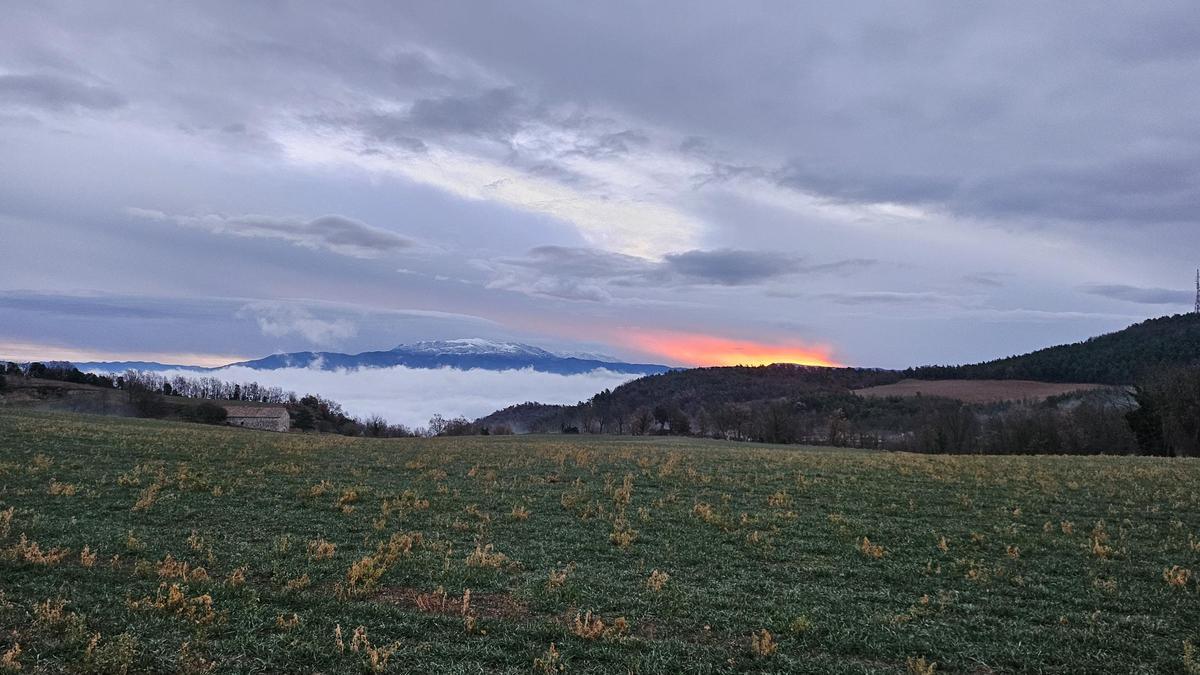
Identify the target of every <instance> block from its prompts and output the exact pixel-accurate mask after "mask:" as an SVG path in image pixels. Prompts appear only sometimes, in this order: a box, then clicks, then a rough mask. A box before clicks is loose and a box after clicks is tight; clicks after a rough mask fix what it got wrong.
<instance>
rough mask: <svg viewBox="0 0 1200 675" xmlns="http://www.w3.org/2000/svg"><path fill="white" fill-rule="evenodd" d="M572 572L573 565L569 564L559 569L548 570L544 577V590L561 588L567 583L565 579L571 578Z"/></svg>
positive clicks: (573, 569)
mask: <svg viewBox="0 0 1200 675" xmlns="http://www.w3.org/2000/svg"><path fill="white" fill-rule="evenodd" d="M574 571H575V563H570V564H568V565H567V566H566V567H563V568H561V569H552V570H550V573H549V574H548V575H546V589H547V590H554V589H556V588H562V586H563V584H565V583H567V577H569V576H571V574H572V573H573V572H574Z"/></svg>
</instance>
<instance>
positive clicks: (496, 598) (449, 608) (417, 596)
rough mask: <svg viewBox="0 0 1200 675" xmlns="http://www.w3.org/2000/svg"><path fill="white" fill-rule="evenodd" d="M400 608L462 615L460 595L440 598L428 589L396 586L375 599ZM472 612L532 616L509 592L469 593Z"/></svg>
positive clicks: (489, 616)
mask: <svg viewBox="0 0 1200 675" xmlns="http://www.w3.org/2000/svg"><path fill="white" fill-rule="evenodd" d="M373 599H374V601H375V602H383V603H387V604H391V605H397V606H399V607H405V608H409V609H415V610H416V611H418V612H425V613H428V614H446V615H453V616H459V615H461V614H462V595H461V594H459V595H453V594H449V595H446V596H445V598H444V599H443V598H442V597H440V596H438V595H437V594H436V593H434V592H431V591H430V590H429V589H424V588H412V587H407V586H397V587H392V588H386V589H384V590H383V591H381V592H380V593H379V594H378V595H376V596H375V597H374V598H373ZM471 612H472V613H473V614H474V615H475V616H477V617H479V618H481V619H527V618H529V617H531V616H533V613H532V612H530V611H529V607H528V606H527V605H526V604H525V603H523V602H521V601H520V600H517V599H516V598H515V597H514V596H512V595H511V594H508V593H476V592H474V591H472V592H471Z"/></svg>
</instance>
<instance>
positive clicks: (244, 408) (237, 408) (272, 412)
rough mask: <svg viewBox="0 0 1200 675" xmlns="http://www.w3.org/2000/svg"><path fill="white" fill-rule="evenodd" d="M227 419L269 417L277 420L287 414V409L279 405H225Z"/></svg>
mask: <svg viewBox="0 0 1200 675" xmlns="http://www.w3.org/2000/svg"><path fill="white" fill-rule="evenodd" d="M223 407H224V408H225V414H226V416H227V417H271V418H278V417H282V416H284V415H287V414H288V411H287V408H285V407H283V406H281V405H227V406H223Z"/></svg>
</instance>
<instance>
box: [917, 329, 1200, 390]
mask: <svg viewBox="0 0 1200 675" xmlns="http://www.w3.org/2000/svg"><path fill="white" fill-rule="evenodd" d="M1196 363H1200V314H1177V315H1175V316H1165V317H1161V318H1158V319H1150V320H1148V321H1143V322H1142V323H1139V324H1135V325H1133V326H1130V327H1128V328H1125V329H1123V330H1119V331H1117V332H1115V333H1108V334H1106V335H1100V336H1097V337H1094V338H1089V339H1087V340H1084V341H1083V342H1077V343H1075V344H1069V345H1059V346H1057V347H1048V348H1046V349H1039V350H1038V351H1035V352H1032V353H1029V354H1024V355H1021V356H1010V357H1007V358H1003V359H996V360H995V361H988V362H986V363H977V364H972V365H961V366H922V367H919V368H909V369H908V370H906V371H904V376H905V377H909V378H915V379H922V380H1041V381H1045V382H1092V383H1098V384H1133V383H1135V382H1136V381H1137V380H1138V378H1139V377H1141V375H1142V374H1143V373H1146V372H1148V371H1152V370H1154V369H1157V368H1161V367H1164V366H1176V365H1191V364H1196Z"/></svg>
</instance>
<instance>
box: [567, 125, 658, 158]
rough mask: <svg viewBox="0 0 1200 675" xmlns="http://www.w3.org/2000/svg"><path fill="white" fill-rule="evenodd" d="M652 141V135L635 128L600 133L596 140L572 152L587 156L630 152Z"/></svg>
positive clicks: (581, 145)
mask: <svg viewBox="0 0 1200 675" xmlns="http://www.w3.org/2000/svg"><path fill="white" fill-rule="evenodd" d="M649 143H650V137H649V136H647V135H646V134H644V133H642V132H640V131H637V130H635V129H626V130H625V131H617V132H612V133H605V134H600V135H599V136H598V137H596V138H595V139H594V140H591V141H588V142H585V143H581V144H579V145H577V146H576V147H575V149H574V150H573V151H571V152H572V153H575V154H580V155H583V156H585V157H591V158H599V157H612V156H615V155H624V154H628V153H629V152H630V151H631V150H634V149H635V148H641V147H645V146H646V145H648V144H649Z"/></svg>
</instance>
